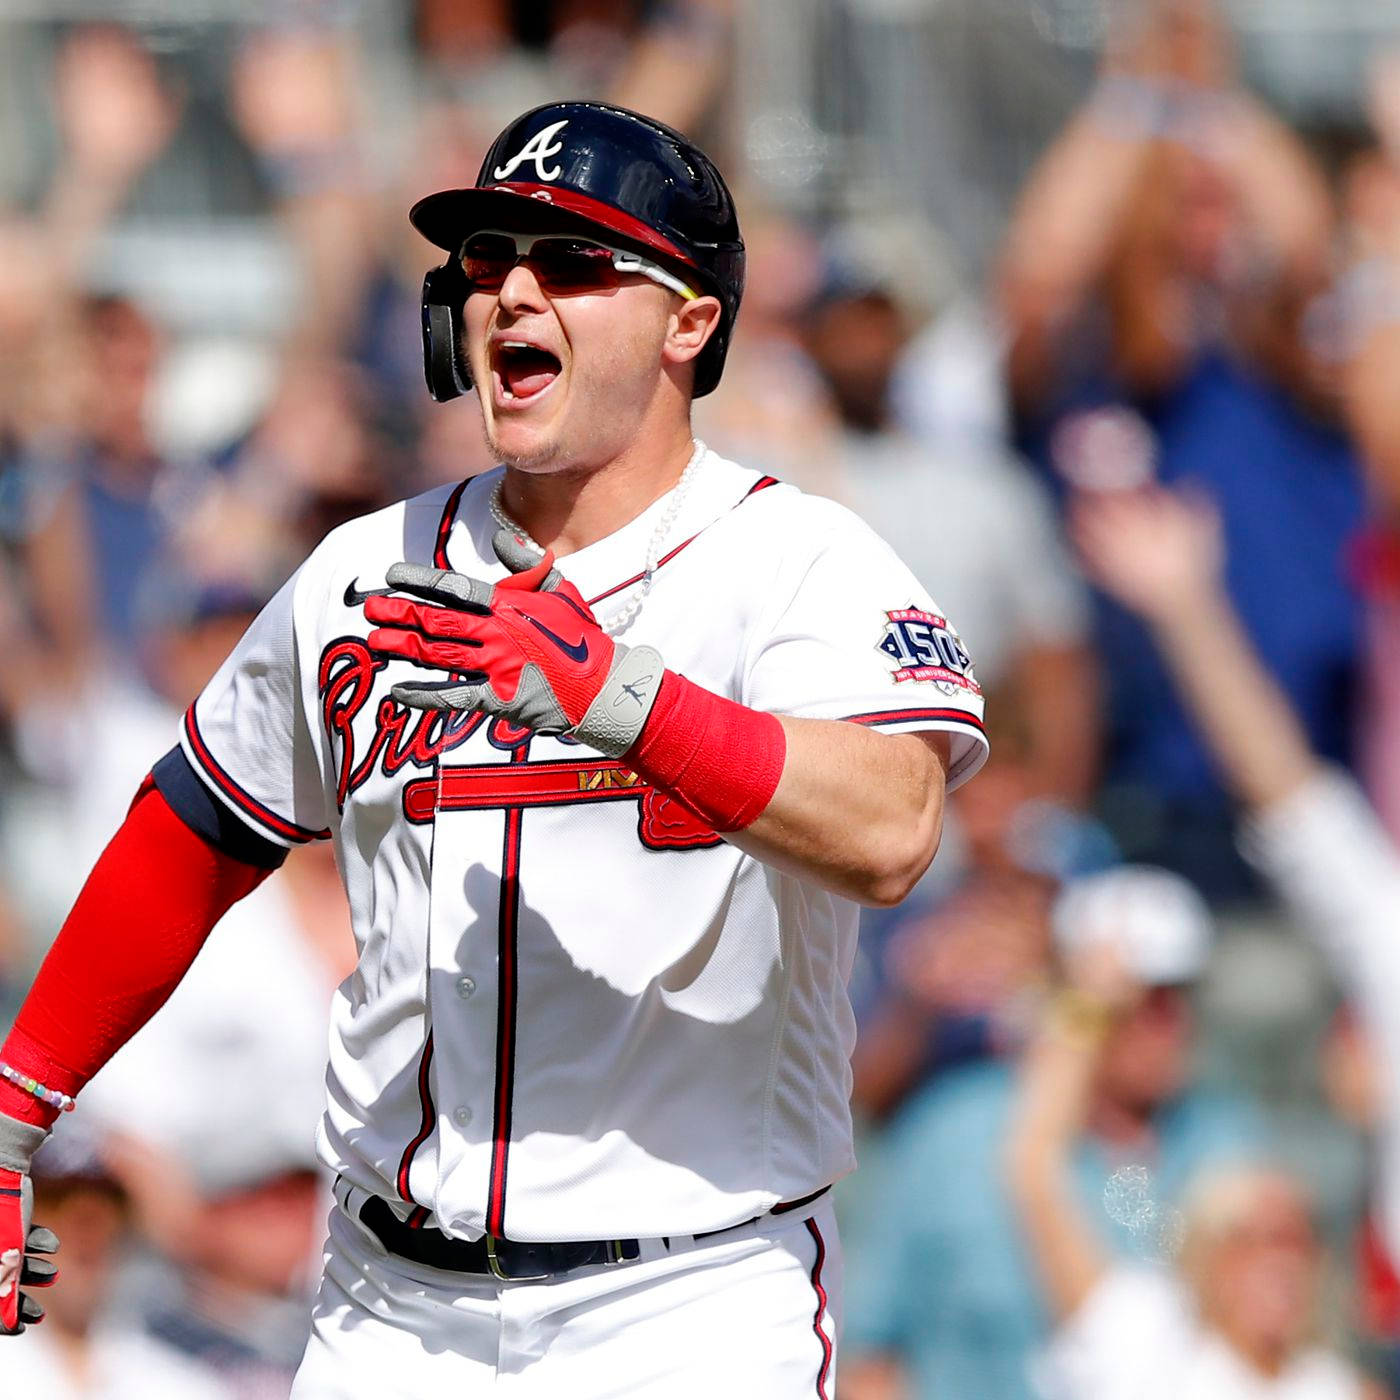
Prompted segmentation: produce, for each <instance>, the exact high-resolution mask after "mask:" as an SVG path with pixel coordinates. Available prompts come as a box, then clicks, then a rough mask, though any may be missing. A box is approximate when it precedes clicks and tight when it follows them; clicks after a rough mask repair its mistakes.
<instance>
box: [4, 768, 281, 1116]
mask: <svg viewBox="0 0 1400 1400" xmlns="http://www.w3.org/2000/svg"><path fill="white" fill-rule="evenodd" d="M270 873H271V872H269V871H267V870H263V869H260V868H259V867H257V866H252V865H245V864H244V863H243V862H242V861H237V860H234V859H233V858H232V857H230V856H226V855H224V854H222V853H221V852H220V851H217V850H215V849H214V847H213V846H211V845H209V844H208V843H207V842H206V841H205V840H204V839H203V838H202V837H200V836H196V835H195V833H194V832H193V831H191V830H190V828H189V827H187V826H186V825H185V823H184V822H183V821H181V820H180V818H179V817H178V816H177V815H176V814H175V812H174V811H173V809H172V808H171V807H170V805H169V803H167V802H166V800H165V798H164V797H162V796H161V794H160V793H159V792H158V791H157V790H156V788H155V785H154V784H153V783H152V782H151V780H150V779H149V778H148V779H147V780H146V783H145V784H144V785H143V786H142V788H141V791H140V792H139V793H137V796H136V801H135V802H134V803H133V804H132V807H131V810H130V811H129V812H128V813H127V817H126V821H125V822H124V823H123V824H122V826H121V827H120V829H119V830H118V831H117V834H116V835H115V836H114V837H112V839H111V841H110V842H109V843H108V846H107V849H106V850H105V851H103V853H102V855H101V857H100V858H99V860H98V862H97V864H96V865H95V866H93V869H92V874H91V875H89V876H88V879H87V883H86V884H85V885H84V886H83V889H82V893H81V894H79V896H78V899H77V902H76V903H75V904H74V905H73V911H72V913H70V914H69V915H68V918H67V920H66V921H65V923H64V925H63V928H62V929H61V930H60V931H59V935H58V938H57V939H56V940H55V941H54V945H53V947H52V948H51V949H50V950H49V953H48V956H47V957H46V958H45V959H44V964H43V966H42V967H41V968H40V969H39V975H38V977H37V978H36V979H35V981H34V986H33V988H32V990H31V991H30V993H29V996H28V997H27V998H26V999H25V1002H24V1005H23V1006H22V1007H21V1008H20V1013H19V1016H18V1017H17V1018H16V1020H15V1025H14V1029H13V1030H12V1031H11V1032H10V1034H9V1036H8V1038H7V1039H6V1041H5V1044H4V1046H3V1048H0V1060H3V1061H4V1062H5V1063H6V1064H9V1065H13V1066H14V1068H15V1069H17V1070H20V1071H22V1072H23V1073H25V1074H28V1075H30V1076H32V1077H33V1078H35V1079H37V1080H38V1081H39V1082H40V1083H41V1084H44V1085H46V1086H47V1087H48V1088H50V1089H58V1090H59V1091H60V1092H62V1093H65V1094H76V1093H77V1092H78V1090H79V1089H81V1088H82V1086H83V1085H84V1084H86V1083H87V1081H88V1080H89V1079H91V1078H92V1076H93V1075H94V1074H96V1073H97V1071H98V1070H99V1069H101V1068H102V1066H103V1065H104V1064H106V1063H107V1061H108V1060H109V1059H111V1057H112V1056H113V1055H115V1054H116V1052H117V1051H118V1050H119V1049H121V1047H122V1046H123V1045H125V1044H126V1042H127V1041H128V1040H130V1039H131V1037H132V1036H133V1035H135V1034H136V1032H137V1031H138V1030H140V1029H141V1027H142V1026H144V1025H145V1024H146V1022H147V1021H149V1020H150V1018H151V1017H152V1016H153V1015H154V1014H155V1013H156V1012H157V1011H158V1010H159V1009H160V1008H161V1006H163V1005H164V1004H165V1000H166V998H167V997H168V996H169V995H170V993H171V992H173V991H174V990H175V987H176V984H177V983H178V982H179V981H180V979H181V978H182V977H183V976H184V975H185V973H186V972H188V971H189V968H190V964H191V963H192V962H194V959H195V954H196V953H198V952H199V950H200V948H201V947H203V945H204V940H205V939H206V938H207V937H208V936H209V931H210V930H211V929H212V928H213V927H214V925H215V924H216V923H218V921H219V920H220V919H221V918H222V917H223V915H224V914H225V912H226V911H227V910H228V909H229V907H230V906H231V905H232V904H234V903H235V902H236V901H237V900H239V899H242V898H243V896H244V895H246V894H248V893H249V892H250V891H251V890H253V889H255V888H256V887H257V886H258V885H259V884H260V883H261V882H262V880H263V879H264V878H265V877H266V876H267V875H268V874H270ZM0 1112H4V1113H8V1114H9V1115H10V1116H11V1117H12V1118H20V1119H23V1120H24V1121H25V1122H27V1123H37V1124H39V1125H40V1126H41V1127H48V1126H49V1125H50V1124H51V1123H52V1122H53V1120H54V1119H55V1118H56V1117H57V1116H58V1115H57V1111H56V1110H55V1109H53V1108H51V1107H50V1106H49V1105H48V1104H46V1103H43V1102H42V1101H41V1100H39V1099H36V1098H35V1097H34V1096H33V1095H31V1094H28V1093H25V1091H24V1090H22V1089H19V1088H17V1087H16V1086H15V1085H13V1084H11V1083H9V1082H8V1081H6V1080H3V1079H0Z"/></svg>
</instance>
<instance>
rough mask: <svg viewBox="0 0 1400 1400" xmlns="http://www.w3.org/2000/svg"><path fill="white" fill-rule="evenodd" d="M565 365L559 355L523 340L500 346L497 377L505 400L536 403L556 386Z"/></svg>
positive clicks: (497, 358) (509, 341)
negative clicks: (523, 400)
mask: <svg viewBox="0 0 1400 1400" xmlns="http://www.w3.org/2000/svg"><path fill="white" fill-rule="evenodd" d="M561 368H562V365H561V364H560V362H559V357H558V356H557V355H554V354H551V353H550V352H549V351H548V350H543V349H541V348H540V347H539V346H538V345H527V344H526V343H525V342H524V341H521V340H502V341H498V342H497V344H496V374H497V377H498V378H499V379H500V382H501V394H502V397H504V398H507V399H532V398H534V397H535V395H536V394H541V393H543V392H544V391H545V390H546V389H547V388H549V386H550V385H551V384H552V383H554V381H555V379H556V378H557V377H558V375H559V371H560V369H561Z"/></svg>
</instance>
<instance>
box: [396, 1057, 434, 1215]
mask: <svg viewBox="0 0 1400 1400" xmlns="http://www.w3.org/2000/svg"><path fill="white" fill-rule="evenodd" d="M432 1062H433V1033H432V1031H429V1032H428V1038H427V1040H426V1041H424V1043H423V1053H422V1055H421V1056H420V1057H419V1060H418V1102H419V1104H420V1105H421V1107H422V1111H423V1116H422V1118H421V1119H420V1120H419V1125H418V1135H417V1136H416V1137H415V1138H414V1139H413V1141H412V1142H410V1143H409V1144H408V1146H407V1147H405V1148H404V1150H403V1156H402V1157H400V1158H399V1171H398V1176H397V1177H396V1178H395V1180H394V1184H395V1185H396V1186H397V1187H398V1192H399V1197H400V1199H401V1200H405V1201H407V1202H408V1203H409V1205H411V1206H418V1210H415V1211H414V1213H413V1215H411V1216H409V1219H408V1223H409V1224H410V1225H412V1226H413V1227H414V1228H415V1229H416V1228H417V1227H418V1226H419V1225H421V1224H422V1223H423V1220H426V1219H427V1218H428V1212H427V1211H426V1210H424V1209H423V1207H422V1206H420V1205H418V1202H417V1201H415V1200H414V1199H413V1197H412V1196H411V1195H410V1194H409V1190H408V1169H409V1168H410V1167H411V1166H412V1165H413V1155H414V1153H415V1152H417V1151H418V1149H419V1148H420V1147H422V1145H423V1144H424V1143H425V1142H426V1141H427V1140H428V1134H429V1133H431V1132H432V1130H433V1127H434V1125H435V1124H436V1123H437V1109H435V1108H434V1107H433V1096H432V1092H431V1091H430V1090H429V1088H428V1067H429V1066H430V1065H431V1064H432ZM418 1211H422V1212H423V1216H422V1219H415V1218H414V1217H415V1216H417V1214H418Z"/></svg>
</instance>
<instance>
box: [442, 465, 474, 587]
mask: <svg viewBox="0 0 1400 1400" xmlns="http://www.w3.org/2000/svg"><path fill="white" fill-rule="evenodd" d="M470 480H471V478H470V477H468V478H467V481H470ZM466 489H467V482H466V481H459V482H458V483H457V485H456V486H455V487H454V488H453V491H452V494H451V495H450V496H449V497H448V498H447V504H446V505H445V506H443V508H442V519H441V520H439V521H438V528H437V540H436V542H435V543H434V545H433V563H434V564H435V565H436V566H437V567H438V568H439V569H450V568H451V567H452V565H451V564H449V563H448V562H447V537H448V535H450V534H451V533H452V522H453V521H454V520H455V519H456V518H457V505H458V503H459V502H460V501H461V499H462V492H463V491H465V490H466Z"/></svg>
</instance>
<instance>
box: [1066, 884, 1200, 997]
mask: <svg viewBox="0 0 1400 1400" xmlns="http://www.w3.org/2000/svg"><path fill="white" fill-rule="evenodd" d="M1051 918H1052V921H1053V924H1054V929H1055V943H1056V946H1057V947H1058V948H1059V950H1060V953H1061V955H1064V954H1067V953H1074V952H1078V951H1079V950H1081V949H1084V948H1088V947H1092V946H1093V945H1094V944H1096V943H1102V942H1104V941H1106V940H1109V939H1112V940H1114V941H1116V942H1117V943H1118V945H1119V948H1120V949H1121V951H1122V953H1123V956H1124V957H1125V959H1126V960H1127V963H1128V967H1129V969H1130V970H1131V971H1132V972H1133V974H1134V975H1135V976H1136V977H1137V978H1139V979H1140V980H1141V981H1143V982H1146V983H1148V984H1149V985H1152V986H1164V985H1168V984H1171V983H1175V982H1190V981H1192V980H1194V979H1195V978H1196V977H1198V976H1200V973H1201V969H1202V968H1203V967H1204V966H1205V962H1206V957H1207V956H1208V954H1209V952H1210V945H1211V939H1212V935H1213V932H1214V926H1213V924H1212V921H1211V916H1210V910H1209V909H1208V908H1207V907H1206V902H1205V900H1203V899H1202V898H1201V896H1200V895H1199V894H1198V893H1197V891H1196V887H1195V886H1194V885H1192V884H1191V883H1190V882H1189V881H1188V880H1185V879H1183V878H1182V877H1181V876H1180V875H1174V874H1173V873H1172V872H1171V871H1170V870H1162V869H1159V868H1158V867H1157V866H1155V865H1120V866H1117V867H1115V868H1114V869H1112V870H1105V871H1101V872H1100V873H1099V874H1096V875H1084V876H1081V877H1080V878H1079V879H1076V880H1070V881H1069V882H1068V883H1067V884H1066V885H1065V887H1064V889H1063V890H1062V891H1061V892H1060V896H1059V898H1058V899H1057V900H1056V901H1055V907H1054V909H1053V910H1052V913H1051Z"/></svg>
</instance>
